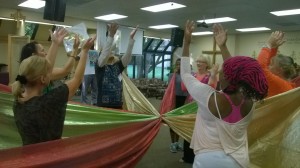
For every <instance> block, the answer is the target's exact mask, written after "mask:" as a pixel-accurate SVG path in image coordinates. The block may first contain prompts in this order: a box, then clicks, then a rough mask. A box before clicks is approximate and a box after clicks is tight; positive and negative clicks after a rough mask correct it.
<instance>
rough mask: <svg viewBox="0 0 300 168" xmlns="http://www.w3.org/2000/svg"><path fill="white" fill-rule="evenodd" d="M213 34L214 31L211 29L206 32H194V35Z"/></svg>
mask: <svg viewBox="0 0 300 168" xmlns="http://www.w3.org/2000/svg"><path fill="white" fill-rule="evenodd" d="M210 34H213V32H211V31H204V32H193V33H192V35H193V36H204V35H210Z"/></svg>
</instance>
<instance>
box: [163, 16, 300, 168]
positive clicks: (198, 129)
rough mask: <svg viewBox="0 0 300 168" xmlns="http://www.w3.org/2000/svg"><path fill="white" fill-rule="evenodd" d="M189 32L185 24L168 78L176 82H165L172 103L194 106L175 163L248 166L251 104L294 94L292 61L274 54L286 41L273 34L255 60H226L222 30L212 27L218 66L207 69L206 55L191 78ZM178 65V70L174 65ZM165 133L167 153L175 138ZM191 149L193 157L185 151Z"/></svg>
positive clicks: (189, 23)
mask: <svg viewBox="0 0 300 168" xmlns="http://www.w3.org/2000/svg"><path fill="white" fill-rule="evenodd" d="M194 29H195V23H194V22H193V21H187V22H186V25H185V34H184V40H183V54H182V57H181V58H180V59H177V60H176V66H175V67H176V68H175V70H176V71H175V72H177V74H174V75H173V74H171V75H170V79H171V78H173V76H175V79H176V80H174V81H172V80H170V82H169V83H171V82H175V89H174V92H175V93H176V97H175V99H176V100H175V102H176V104H177V102H184V103H181V104H180V105H181V106H182V105H184V104H185V103H189V102H191V99H189V98H188V97H189V96H191V97H192V101H195V102H196V103H197V105H198V112H197V115H196V122H195V127H194V131H193V135H192V140H191V143H190V144H189V142H187V141H186V140H184V153H183V157H182V159H180V161H183V162H187V163H193V167H195V168H200V167H205V168H209V167H212V168H213V167H228V168H233V167H249V157H248V142H247V126H248V125H249V123H250V121H251V116H252V113H253V110H254V108H255V105H256V104H257V103H260V102H261V101H262V100H263V99H264V98H267V97H271V96H275V95H277V94H280V93H283V92H286V91H288V90H291V89H294V88H295V87H296V85H295V83H293V81H295V79H296V78H297V77H299V67H298V65H297V64H296V63H295V62H294V60H293V59H292V58H291V57H289V56H284V55H282V54H276V53H277V50H278V48H279V46H281V45H282V44H283V43H284V42H285V40H284V33H283V32H281V31H275V32H273V33H272V34H271V35H270V37H269V39H268V40H267V42H266V45H265V46H263V48H262V49H261V52H260V54H259V56H258V59H257V60H255V59H253V58H250V57H247V56H231V54H230V52H229V50H228V48H227V46H226V41H227V31H226V30H225V29H224V28H223V27H222V25H220V24H215V25H214V26H213V31H214V38H215V41H216V43H217V45H218V47H219V48H220V50H221V54H222V57H223V60H224V63H223V66H222V67H221V68H220V70H219V66H218V65H217V64H216V65H212V66H211V65H210V63H209V60H206V59H205V56H200V57H198V58H197V59H196V63H197V69H198V72H197V73H196V74H195V73H192V72H191V68H190V58H189V55H190V54H189V47H190V43H191V37H192V35H191V33H192V32H193V30H194ZM180 62H181V68H180V67H178V65H177V64H179V63H180ZM202 66H204V68H200V67H202ZM210 66H211V68H210ZM178 74H180V75H178ZM180 83H181V84H180ZM186 89H187V92H186ZM166 94H169V93H168V92H166ZM177 99H178V100H177ZM176 107H178V106H177V105H176ZM170 132H171V140H172V143H171V145H170V151H171V152H174V150H175V149H176V148H175V147H174V135H172V134H174V133H172V131H171V130H170ZM176 140H177V141H178V138H177V139H176ZM177 143H178V142H177ZM191 149H192V150H193V153H191V152H189V150H191Z"/></svg>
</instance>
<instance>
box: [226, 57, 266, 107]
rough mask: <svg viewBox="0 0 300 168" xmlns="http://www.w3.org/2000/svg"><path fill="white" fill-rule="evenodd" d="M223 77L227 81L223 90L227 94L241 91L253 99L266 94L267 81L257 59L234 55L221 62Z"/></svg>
mask: <svg viewBox="0 0 300 168" xmlns="http://www.w3.org/2000/svg"><path fill="white" fill-rule="evenodd" d="M223 72H224V78H225V79H226V80H227V81H228V82H229V86H227V87H226V88H225V89H224V90H223V91H224V92H225V93H227V94H232V93H236V92H242V93H243V94H244V96H245V97H247V98H251V99H253V100H255V101H258V100H262V99H264V98H265V97H266V96H267V93H268V83H267V80H266V77H265V75H264V73H263V70H262V68H261V67H260V65H259V63H258V62H257V60H255V59H253V58H250V57H246V56H235V57H231V58H229V59H227V60H225V62H224V64H223Z"/></svg>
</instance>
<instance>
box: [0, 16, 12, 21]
mask: <svg viewBox="0 0 300 168" xmlns="http://www.w3.org/2000/svg"><path fill="white" fill-rule="evenodd" d="M0 19H2V20H14V19H10V18H4V17H0Z"/></svg>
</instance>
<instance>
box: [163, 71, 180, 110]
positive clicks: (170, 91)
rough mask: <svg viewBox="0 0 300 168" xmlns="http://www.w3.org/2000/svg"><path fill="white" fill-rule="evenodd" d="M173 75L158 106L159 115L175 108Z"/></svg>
mask: <svg viewBox="0 0 300 168" xmlns="http://www.w3.org/2000/svg"><path fill="white" fill-rule="evenodd" d="M175 76H176V75H175V73H174V74H173V76H172V78H171V80H170V82H169V85H168V87H167V89H166V92H165V94H164V97H163V99H162V101H161V104H160V110H159V112H160V114H165V113H167V112H169V111H171V110H173V109H174V108H175V96H176V95H175V94H176V93H175Z"/></svg>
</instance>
